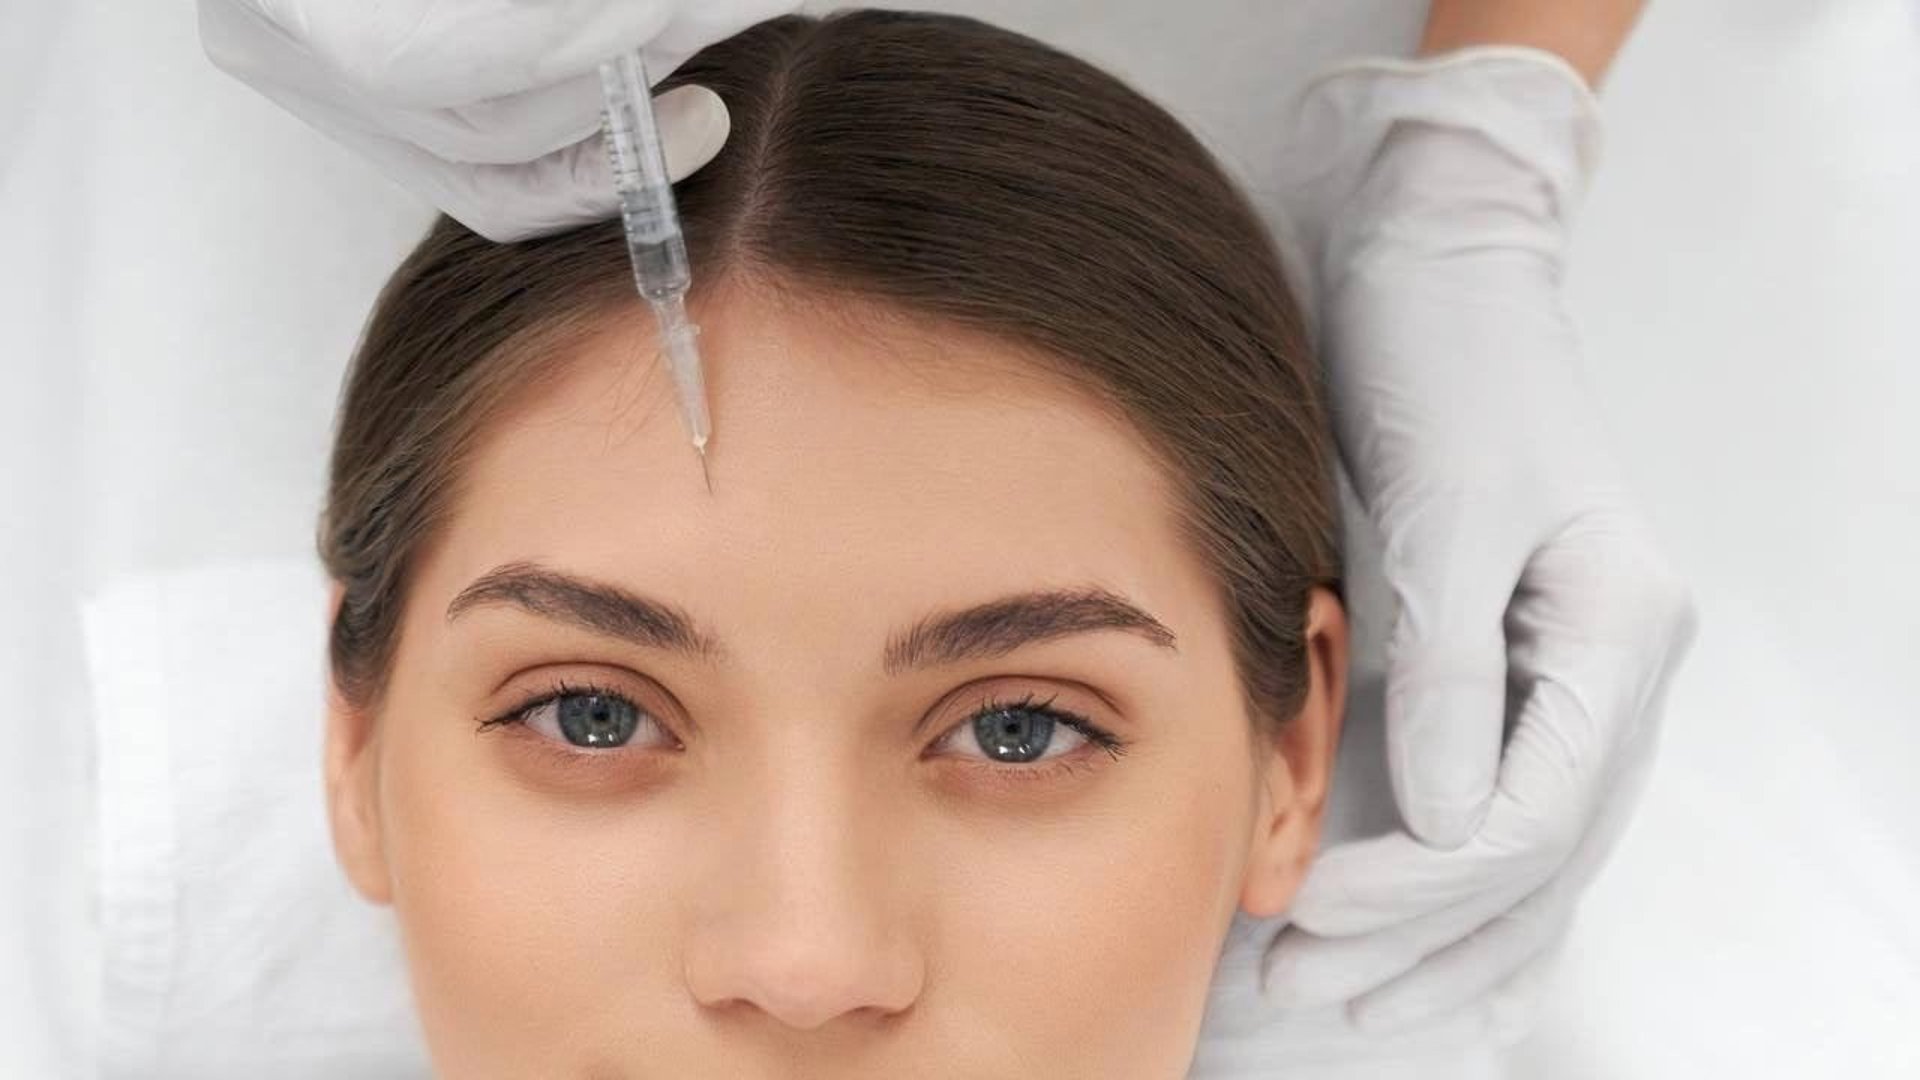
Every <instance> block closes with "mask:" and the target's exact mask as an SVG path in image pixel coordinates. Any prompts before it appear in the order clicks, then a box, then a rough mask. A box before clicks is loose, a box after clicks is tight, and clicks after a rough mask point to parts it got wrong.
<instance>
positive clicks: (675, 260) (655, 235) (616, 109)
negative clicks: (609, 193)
mask: <svg viewBox="0 0 1920 1080" xmlns="http://www.w3.org/2000/svg"><path fill="white" fill-rule="evenodd" d="M600 87H601V90H602V92H603V93H604V95H605V97H606V102H607V116H606V139H607V155H608V160H609V161H610V162H611V163H612V167H613V184H614V189H615V190H616V191H618V192H619V194H620V219H621V224H622V226H624V228H625V229H626V233H627V247H628V250H629V252H630V253H631V254H632V256H633V275H634V281H635V284H637V285H638V286H639V288H640V294H641V295H642V296H645V297H646V298H647V299H649V300H659V299H661V298H663V297H665V296H666V295H668V294H671V293H676V292H678V293H684V292H686V290H687V287H688V285H689V284H690V282H691V280H692V276H691V274H690V273H689V271H688V269H687V245H686V241H685V240H684V239H683V238H682V236H681V233H680V215H679V213H678V208H677V207H675V205H674V201H673V179H672V177H671V176H670V175H669V174H668V172H667V165H666V151H665V147H664V146H663V145H662V143H661V140H660V132H659V129H658V127H657V126H656V124H655V120H654V115H653V97H652V93H653V91H652V88H651V87H650V86H649V85H648V82H647V67H646V62H645V60H643V59H642V57H641V55H640V53H639V52H638V51H634V52H630V53H625V54H623V55H621V56H619V57H616V58H615V59H612V60H609V61H607V62H606V63H604V64H602V65H600Z"/></svg>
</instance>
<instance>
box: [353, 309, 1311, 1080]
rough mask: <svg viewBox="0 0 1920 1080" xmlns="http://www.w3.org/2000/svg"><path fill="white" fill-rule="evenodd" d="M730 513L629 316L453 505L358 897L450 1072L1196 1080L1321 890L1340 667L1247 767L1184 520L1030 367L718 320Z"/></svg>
mask: <svg viewBox="0 0 1920 1080" xmlns="http://www.w3.org/2000/svg"><path fill="white" fill-rule="evenodd" d="M699 315H700V316H701V318H702V322H703V325H704V328H705V333H704V336H703V337H702V348H703V350H704V353H705V356H706V359H707V365H708V370H707V378H708V386H709V391H710V394H711V400H712V403H713V414H714V423H715V440H714V443H713V445H712V447H711V457H710V463H711V467H712V476H713V487H714V490H713V493H712V494H709V493H708V492H707V489H706V487H705V486H704V485H703V483H702V480H701V475H700V467H699V464H698V463H697V460H696V458H695V457H694V453H693V450H692V448H691V447H690V446H689V444H688V441H687V438H686V436H685V434H684V431H683V428H682V426H681V423H680V420H679V417H678V415H677V414H676V412H675V409H674V406H673V402H672V399H671V397H670V395H669V393H668V382H667V380H666V378H665V376H664V373H662V372H661V371H659V370H658V369H657V368H656V367H655V366H654V365H653V364H652V363H651V362H650V360H648V359H647V358H648V357H650V355H651V353H652V349H651V346H650V344H649V343H650V340H651V333H652V327H651V324H650V322H649V321H648V320H647V319H646V318H645V317H644V315H643V314H642V315H638V316H636V317H634V318H633V319H631V320H629V321H620V322H618V323H613V322H610V323H609V325H608V327H607V329H606V332H605V333H604V334H602V335H601V336H599V337H598V338H597V339H595V340H593V341H592V342H590V343H589V344H588V345H587V346H586V347H584V348H583V349H582V350H581V351H580V354H579V355H578V357H577V362H576V363H575V364H573V365H572V367H571V368H570V369H569V370H568V371H567V373H566V374H565V375H564V377H562V378H560V379H557V380H556V381H554V382H552V383H551V384H549V385H547V386H545V387H543V388H542V389H540V390H539V391H538V392H537V393H535V394H534V395H532V396H528V397H526V398H524V399H522V400H521V401H520V402H518V403H517V405H516V407H515V409H514V411H513V412H511V413H510V414H509V415H507V416H504V417H502V418H501V420H500V422H498V423H497V424H495V425H494V426H493V427H491V428H490V432H489V435H488V438H487V441H485V442H484V444H483V445H482V446H481V447H480V449H479V452H478V453H477V456H475V457H474V458H473V459H472V460H471V462H470V463H469V464H468V465H467V466H466V468H465V470H464V472H463V483H462V485H461V488H460V491H459V493H458V496H457V498H456V499H455V501H454V502H453V504H452V511H451V516H450V518H449V520H448V522H447V524H446V526H445V528H444V530H443V532H442V533H441V534H440V536H439V538H438V540H437V541H436V542H435V543H434V544H433V545H432V546H430V547H429V548H427V549H425V551H424V554H423V557H422V559H421V561H420V562H418V564H417V566H416V569H415V573H414V576H413V578H412V581H411V585H410V592H409V594H408V597H407V609H406V614H405V617H404V620H403V626H402V629H401V636H400V640H399V646H398V651H397V654H396V657H395V660H394V665H393V669H392V678H391V682H390V688H389V691H388V695H387V697H386V700H385V702H384V703H383V705H382V706H381V709H380V711H379V714H378V715H377V716H373V717H361V716H356V715H353V714H352V713H350V712H349V711H348V710H347V709H346V708H345V707H344V706H342V705H341V704H339V702H338V701H337V700H336V702H335V705H334V708H333V714H332V719H331V721H330V736H329V776H330V795H331V800H332V804H333V809H334V816H335V832H336V842H337V847H338V849H339V852H340V855H341V858H342V861H343V864H344V865H345V866H346V867H347V869H348V872H349V874H350V875H351V876H352V877H353V879H354V881H355V883H356V885H357V886H358V887H359V888H360V889H361V891H363V892H364V893H365V894H366V895H368V896H369V897H370V898H372V899H374V900H377V901H381V902H390V903H391V904H392V905H393V908H394V911H395V913H396V915H397V916H398V919H399V923H400V926H401V929H402V932H403V936H404V939H405V942H406V948H407V953H408V958H409V963H410V967H411V971H412V978H413V983H414V991H415V995H416V998H417V1000H418V1004H419V1009H420V1015H421V1018H422V1022H423V1024H424V1027H425V1031H426V1034H427V1037H428V1042H429V1045H430V1047H431V1052H432V1054H433V1057H434V1060H435V1064H436V1066H437V1067H438V1069H439V1071H440V1072H441V1073H442V1074H443V1075H447V1076H452V1077H482V1076H501V1077H526V1076H546V1077H580V1078H612V1077H674V1078H679V1077H707V1076H712V1077H825V1076H831V1077H890V1078H891V1077H903V1076H912V1077H932V1076H964V1077H989V1076H991V1077H1003V1076H1048V1077H1081V1076H1084V1077H1099V1078H1103V1080H1114V1078H1123V1077H1143V1078H1144V1077H1151V1078H1156V1080H1158V1078H1168V1077H1177V1076H1179V1075H1181V1074H1182V1073H1183V1072H1184V1070H1185V1067H1186V1064H1187V1061H1188V1058H1189V1056H1190V1054H1191V1052H1192V1049H1193V1046H1194V1043H1195V1039H1196V1037H1197V1033H1198V1030H1199V1026H1200V1021H1201V1012H1202V1007H1203V1005H1204V1002H1205V1000H1206V991H1207V986H1208V982H1209V979H1210V976H1211V974H1212V971H1213V967H1214V962H1215V959H1216V956H1217V954H1218V951H1219V948H1220V945H1221V943H1222V941H1223V939H1224V936H1225V934H1226V931H1227V927H1228V923H1229V920H1230V918H1231V916H1232V914H1233V911H1234V909H1235V908H1236V906H1245V907H1247V908H1248V909H1249V910H1250V911H1253V912H1254V913H1256V914H1268V913H1272V912H1274V911H1278V910H1279V909H1281V908H1282V907H1284V905H1285V903H1286V900H1287V898H1288V896H1289V895H1290V894H1291V892H1292V891H1293V889H1294V886H1295V884H1296V883H1297V880H1298V877H1299V874H1300V872H1301V871H1302V869H1303V867H1304V864H1305V861H1306V859H1307V857H1308V856H1309V854H1310V853H1311V851H1312V847H1313V842H1314V833H1315V830H1316V828H1317V825H1318V820H1319V808H1320V805H1321V802H1322V797H1323V794H1324V787H1325V780H1326V770H1327V765H1328V758H1329V757H1330V755H1331V751H1332V746H1333V741H1334V734H1335V729H1336V727H1337V723H1338V714H1339V698H1340V692H1341V687H1340V685H1339V684H1340V680H1341V678H1342V671H1341V669H1342V668H1343V666H1344V640H1345V631H1344V626H1343V624H1341V622H1340V619H1339V611H1338V608H1337V605H1335V604H1334V603H1333V602H1332V601H1331V600H1329V599H1328V598H1326V597H1320V598H1318V599H1317V601H1316V604H1315V608H1314V611H1315V616H1314V618H1315V623H1314V625H1315V630H1314V631H1313V632H1314V641H1315V644H1314V646H1313V652H1312V656H1313V660H1314V664H1315V670H1314V674H1313V679H1314V690H1313V693H1312V694H1311V695H1310V698H1309V703H1308V706H1307V708H1306V710H1305V711H1304V712H1303V714H1302V715H1301V716H1300V717H1298V718H1297V719H1296V720H1295V723H1294V727H1293V728H1292V729H1291V730H1290V732H1289V734H1288V735H1287V736H1286V737H1285V738H1284V739H1282V740H1280V741H1279V742H1277V743H1276V742H1274V741H1271V740H1266V739H1261V738H1257V737H1256V736H1255V734H1254V731H1255V728H1254V722H1253V720H1252V718H1251V717H1250V716H1249V715H1248V712H1247V710H1246V708H1245V706H1244V704H1243V698H1242V692H1241V688H1240V687H1241V684H1240V682H1239V681H1238V679H1237V677H1236V673H1235V669H1234V665H1233V661H1232V654H1231V650H1230V644H1229V629H1228V625H1229V624H1228V618H1227V613H1226V610H1225V608H1224V607H1223V605H1222V602H1221V598H1220V597H1219V595H1218V593H1217V589H1216V587H1215V585H1214V584H1213V581H1212V579H1211V578H1210V577H1209V574H1208V571H1207V569H1206V568H1205V566H1204V565H1203V564H1202V563H1201V562H1200V560H1199V559H1198V558H1197V557H1196V556H1195V554H1194V553H1193V552H1192V551H1190V550H1189V546H1188V544H1187V543H1186V542H1185V541H1184V540H1183V538H1182V534H1181V531H1180V527H1179V519H1178V518H1177V516H1176V511H1175V502H1174V499H1173V496H1172V491H1171V488H1170V486H1169V484H1168V483H1167V481H1166V479H1165V478H1164V477H1163V476H1162V474H1161V473H1160V471H1159V470H1158V468H1157V467H1156V465H1155V463H1154V461H1153V460H1152V459H1151V458H1150V457H1149V455H1148V453H1147V452H1146V451H1145V450H1143V448H1142V445H1141V442H1140V440H1139V438H1137V437H1136V436H1135V435H1134V433H1133V432H1132V431H1131V430H1130V429H1129V428H1128V427H1127V426H1126V425H1125V423H1124V422H1123V421H1121V420H1119V419H1118V418H1117V417H1115V416H1113V415H1110V414H1109V413H1108V412H1107V411H1106V410H1103V409H1102V408H1101V407H1099V406H1098V405H1096V404H1094V403H1093V401H1092V399H1090V398H1088V397H1085V396H1083V393H1082V392H1077V391H1075V390H1073V389H1072V388H1070V387H1069V386H1068V385H1067V384H1066V383H1065V382H1064V381H1062V380H1059V379H1057V378H1055V377H1052V376H1049V375H1046V374H1044V373H1043V372H1042V370H1041V369H1040V368H1039V367H1038V366H1037V365H1035V364H1034V363H1033V362H1032V361H1031V360H1030V359H1027V358H1024V357H1022V356H1021V355H1019V354H1017V353H1016V352H1015V351H1014V350H1011V349H1009V348H1007V347H1005V346H1003V345H998V344H993V343H990V342H987V341H983V340H973V339H968V338H963V337H959V336H955V335H953V334H947V333H943V334H935V333H931V332H920V331H917V330H915V329H913V328H912V327H909V326H906V325H905V324H903V323H901V322H899V321H897V320H892V321H890V320H886V319H881V318H872V319H865V320H862V319H856V318H854V317H852V316H850V315H849V314H848V313H847V312H846V311H845V309H838V310H837V311H836V313H835V314H834V315H832V316H831V317H822V316H818V315H811V314H809V313H808V311H807V310H806V309H805V308H804V307H803V306H802V305H801V304H800V303H799V302H797V301H792V300H788V301H772V300H769V299H767V298H766V297H764V296H747V295H744V294H739V293H736V294H732V295H728V294H721V295H717V296H715V297H711V298H709V299H708V302H707V303H706V304H705V305H704V306H703V308H702V310H701V311H700V312H699Z"/></svg>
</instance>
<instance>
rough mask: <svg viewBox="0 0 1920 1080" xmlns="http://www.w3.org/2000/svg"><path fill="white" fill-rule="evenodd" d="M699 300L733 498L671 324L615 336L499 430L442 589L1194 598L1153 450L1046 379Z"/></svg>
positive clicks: (960, 350)
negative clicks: (1094, 588) (552, 573)
mask: <svg viewBox="0 0 1920 1080" xmlns="http://www.w3.org/2000/svg"><path fill="white" fill-rule="evenodd" d="M702 300H703V302H702V303H701V304H699V305H697V307H696V311H695V314H696V317H697V318H698V320H699V321H700V323H701V327H702V336H701V349H702V354H703V357H704V359H705V363H706V378H707V384H708V394H709V400H710V402H711V410H712V416H713V441H712V443H711V444H710V446H709V466H710V468H711V472H712V477H713V486H714V490H713V493H712V494H709V493H708V492H707V490H706V488H705V486H704V484H703V482H702V480H701V473H700V467H699V462H698V458H697V457H696V455H695V453H694V450H693V448H692V446H691V444H690V442H689V441H688V439H687V436H686V433H685V429H684V427H683V426H682V424H681V421H680V418H679V416H678V413H677V412H676V409H675V404H674V400H673V397H672V394H671V382H670V380H669V379H668V378H667V376H666V373H665V371H664V369H663V368H662V367H661V366H659V365H658V364H657V363H656V359H655V349H654V345H653V333H654V330H653V325H652V322H651V319H650V317H649V316H648V315H647V314H646V312H645V311H644V309H641V310H636V311H634V312H632V313H631V314H630V315H623V316H621V317H619V318H614V319H609V321H608V322H607V324H606V326H605V328H604V330H603V331H601V332H599V333H598V334H597V335H595V336H593V337H592V338H590V339H589V340H587V341H586V342H584V343H583V344H581V345H579V346H577V351H576V352H575V353H574V354H573V355H571V356H570V357H568V358H567V362H566V363H565V365H564V373H563V374H561V375H560V376H559V377H557V378H555V379H553V380H550V381H547V382H545V383H544V384H543V385H542V386H540V387H539V388H538V390H537V391H536V392H534V393H533V394H531V395H530V396H528V397H526V398H525V399H524V400H521V401H518V402H516V404H515V405H514V407H513V408H511V409H510V410H509V411H508V412H506V413H505V414H503V415H501V416H499V417H497V418H495V419H494V421H493V422H492V423H491V424H490V426H489V429H488V431H487V432H486V434H485V436H484V438H483V439H482V441H481V442H480V444H479V447H478V451H477V453H476V454H475V455H474V456H473V458H472V459H470V461H469V462H468V464H467V466H466V468H465V469H464V471H463V478H462V482H461V484H460V485H459V487H460V491H459V494H458V496H457V498H456V500H455V503H454V510H453V514H452V518H451V521H450V525H449V528H448V529H447V532H446V534H445V535H444V536H443V538H442V539H443V543H442V544H441V545H439V547H440V550H441V552H442V553H443V555H444V556H445V557H444V558H442V559H436V560H435V561H436V562H438V563H441V564H444V566H445V569H446V571H447V574H446V576H445V580H444V581H443V587H444V588H446V589H447V590H448V591H457V590H458V589H459V588H460V587H462V586H463V585H464V584H465V583H466V582H467V581H470V580H472V578H474V577H477V576H479V575H480V574H484V573H486V572H487V571H488V570H490V569H491V568H493V567H494V566H496V565H499V564H500V563H502V562H506V561H512V560H517V559H535V560H539V561H542V562H550V563H554V564H557V565H561V566H564V567H566V568H568V569H571V570H575V571H579V572H583V573H591V574H596V575H599V576H601V577H603V578H605V579H608V580H613V581H623V582H630V583H633V584H635V585H637V586H639V587H643V588H646V589H648V590H650V591H654V592H656V593H658V592H667V593H673V594H675V595H677V596H678V597H679V598H681V599H683V600H685V601H686V602H688V603H689V604H691V605H692V606H694V607H701V606H706V605H704V604H703V603H702V597H703V596H705V597H709V598H712V597H721V596H726V595H738V594H743V593H746V592H748V591H750V590H753V589H756V588H757V589H758V590H760V592H759V595H767V594H768V593H769V591H771V593H773V594H781V593H785V594H788V595H789V599H798V598H799V597H798V593H799V592H801V591H802V590H807V589H813V590H815V592H816V593H818V592H820V591H821V590H824V591H825V594H826V595H827V596H828V597H833V596H838V597H839V598H842V599H845V600H847V601H849V602H851V603H857V604H871V603H873V602H877V601H878V600H879V599H880V598H881V597H882V596H883V595H885V596H888V597H900V598H904V597H906V596H908V595H909V594H911V595H912V598H913V600H914V601H915V602H917V603H920V604H923V605H924V604H938V603H944V602H966V601H971V600H977V599H980V598H981V596H983V595H992V594H993V593H995V592H998V591H1004V590H1005V589H1007V588H1009V587H1031V586H1035V585H1053V584H1086V583H1099V584H1103V585H1106V586H1108V587H1111V588H1115V589H1119V590H1124V591H1127V592H1129V593H1131V594H1133V595H1134V596H1135V598H1136V599H1137V600H1140V601H1143V602H1146V603H1149V604H1151V603H1154V602H1156V601H1157V600H1158V599H1160V597H1161V596H1162V594H1165V593H1167V592H1169V591H1172V590H1175V589H1178V588H1188V587H1191V586H1193V585H1195V584H1196V583H1197V581H1196V575H1198V574H1200V569H1199V567H1198V566H1197V565H1196V564H1195V563H1194V562H1193V561H1192V560H1191V558H1190V557H1189V554H1188V553H1187V552H1185V551H1184V549H1183V548H1184V545H1183V544H1182V542H1181V539H1180V530H1179V528H1178V518H1177V501H1176V499H1175V496H1174V494H1173V492H1174V487H1173V485H1172V484H1171V483H1170V479H1169V477H1167V476H1166V475H1165V474H1164V473H1163V471H1162V469H1161V468H1160V466H1159V464H1158V463H1157V460H1156V459H1155V457H1154V456H1153V455H1152V453H1151V451H1150V450H1148V448H1147V447H1146V445H1145V443H1144V440H1143V439H1142V438H1141V437H1140V435H1139V434H1138V433H1137V432H1136V431H1135V430H1134V429H1133V428H1132V427H1131V426H1130V425H1129V424H1128V423H1127V422H1126V421H1125V420H1124V419H1123V418H1121V417H1120V416H1119V415H1117V414H1116V412H1115V411H1114V409H1112V408H1111V407H1109V406H1107V405H1106V404H1105V403H1103V402H1102V401H1100V400H1099V399H1098V397H1097V396H1095V395H1093V394H1092V393H1090V392H1089V391H1087V390H1086V389H1084V388H1082V387H1077V386H1075V385H1074V384H1073V383H1072V382H1071V381H1069V380H1068V379H1067V378H1065V377H1063V376H1061V375H1060V374H1057V373H1056V372H1054V371H1050V370H1049V366H1048V365H1047V364H1046V363H1044V362H1042V361H1040V360H1038V359H1037V358H1035V357H1033V356H1031V355H1028V354H1026V353H1023V352H1022V351H1021V350H1020V349H1018V348H1016V347H1014V346H1011V345H1008V344H1005V343H1003V342H1000V341H997V340H996V339H992V338H987V337H983V336H977V335H971V334H964V333H960V332H954V331H944V332H943V331H942V330H941V329H939V328H937V327H928V326H924V325H918V324H915V323H912V322H909V321H907V320H903V319H900V318H897V317H888V316H886V315H884V314H880V313H874V312H865V313H863V312H861V311H859V310H858V309H856V308H854V307H852V306H850V305H847V304H844V303H837V302H835V301H833V300H831V299H828V300H806V299H801V298H797V297H795V296H793V295H780V296H768V295H765V294H763V293H758V292H748V291H744V290H731V291H726V292H721V293H719V294H717V295H712V296H708V297H703V298H702ZM883 584H884V586H885V587H884V588H882V587H881V586H882V585H883ZM856 587H857V588H864V589H870V590H872V591H870V592H867V593H865V594H861V593H859V592H852V593H850V592H849V589H854V588H856ZM820 601H821V596H819V595H815V596H811V597H809V598H808V602H809V603H811V604H817V603H819V602H820Z"/></svg>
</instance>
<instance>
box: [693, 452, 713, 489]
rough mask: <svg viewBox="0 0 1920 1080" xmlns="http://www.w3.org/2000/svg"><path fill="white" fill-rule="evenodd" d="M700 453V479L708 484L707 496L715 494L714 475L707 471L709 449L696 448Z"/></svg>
mask: <svg viewBox="0 0 1920 1080" xmlns="http://www.w3.org/2000/svg"><path fill="white" fill-rule="evenodd" d="M696 449H697V450H699V451H700V479H702V480H705V481H706V482H707V494H709V495H711V494H713V474H712V473H710V472H708V471H707V448H706V447H704V446H701V447H696Z"/></svg>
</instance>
